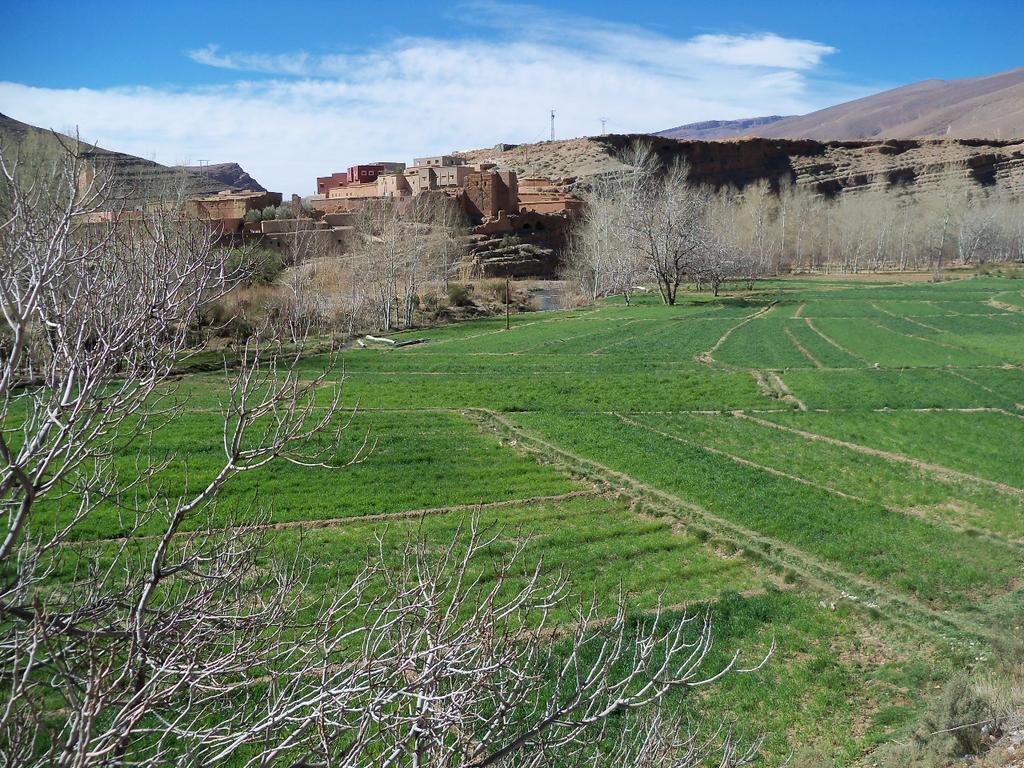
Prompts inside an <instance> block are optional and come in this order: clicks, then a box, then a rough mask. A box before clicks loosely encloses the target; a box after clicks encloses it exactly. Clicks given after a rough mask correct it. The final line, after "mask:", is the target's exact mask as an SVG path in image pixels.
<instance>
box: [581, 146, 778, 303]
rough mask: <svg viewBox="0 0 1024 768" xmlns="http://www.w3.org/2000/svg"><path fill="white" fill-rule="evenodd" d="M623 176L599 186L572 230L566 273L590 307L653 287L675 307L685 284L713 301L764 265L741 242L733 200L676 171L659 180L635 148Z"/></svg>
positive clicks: (652, 162) (645, 154)
mask: <svg viewBox="0 0 1024 768" xmlns="http://www.w3.org/2000/svg"><path fill="white" fill-rule="evenodd" d="M624 160H625V164H626V170H624V171H623V172H621V173H615V174H609V175H606V176H604V177H601V178H599V179H598V180H597V181H596V182H595V183H594V186H593V189H592V192H591V195H590V198H589V201H588V205H587V208H586V210H585V211H584V213H583V214H582V215H581V217H580V219H579V221H578V222H577V226H576V228H575V232H574V237H573V241H572V244H571V247H570V250H569V254H568V256H567V259H566V273H567V275H568V276H569V277H570V279H572V280H574V281H575V282H576V283H577V285H579V286H580V287H581V288H582V289H583V290H584V292H585V293H586V294H587V295H589V296H590V297H591V298H592V299H597V298H600V297H601V296H608V295H613V294H621V295H623V296H624V297H625V299H626V301H627V303H628V301H629V298H630V294H631V293H632V292H633V291H634V290H635V289H636V288H637V287H638V286H640V285H642V284H643V283H648V282H653V283H655V284H656V285H657V286H658V291H659V293H660V294H661V298H662V300H663V301H664V302H665V303H666V304H675V303H676V297H677V294H678V291H679V287H680V286H681V285H682V284H683V283H684V282H688V281H693V282H696V283H698V285H703V284H706V285H707V286H709V287H710V288H711V289H712V290H713V291H714V293H715V295H718V290H719V287H720V286H721V284H722V282H723V281H724V280H726V279H728V278H730V277H739V276H743V277H749V276H753V275H755V274H757V273H758V272H759V271H761V270H762V269H763V265H762V263H761V261H760V260H759V259H758V258H756V257H755V255H754V254H753V253H752V252H751V251H750V250H749V249H747V248H744V247H743V244H742V243H741V241H740V239H739V238H740V232H739V228H738V226H737V223H738V222H737V218H736V213H735V205H734V202H735V201H733V200H731V199H726V198H723V197H722V196H719V195H716V194H715V193H714V192H712V191H711V190H710V189H707V188H705V187H700V186H695V185H691V184H690V183H689V182H688V176H689V169H688V167H687V166H686V165H685V164H684V163H677V164H675V165H673V166H672V167H671V168H669V169H668V171H667V172H660V166H659V161H658V158H657V157H656V156H655V155H654V154H653V152H652V151H651V150H650V148H649V147H647V146H646V145H642V144H638V145H635V146H634V147H632V148H631V149H630V150H629V151H628V152H627V154H626V156H625V158H624Z"/></svg>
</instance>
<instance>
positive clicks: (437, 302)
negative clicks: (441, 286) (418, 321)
mask: <svg viewBox="0 0 1024 768" xmlns="http://www.w3.org/2000/svg"><path fill="white" fill-rule="evenodd" d="M420 305H421V306H422V307H423V309H424V310H425V311H427V312H437V310H439V309H440V308H441V297H440V296H438V295H437V294H436V293H434V292H433V291H430V292H428V293H424V294H423V297H422V298H421V299H420Z"/></svg>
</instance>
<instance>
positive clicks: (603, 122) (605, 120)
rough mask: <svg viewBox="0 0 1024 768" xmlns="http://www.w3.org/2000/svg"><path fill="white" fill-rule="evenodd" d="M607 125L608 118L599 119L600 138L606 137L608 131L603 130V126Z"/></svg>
mask: <svg viewBox="0 0 1024 768" xmlns="http://www.w3.org/2000/svg"><path fill="white" fill-rule="evenodd" d="M607 124H608V118H607V117H602V118H601V135H602V136H607V135H608V131H606V130H605V125H607Z"/></svg>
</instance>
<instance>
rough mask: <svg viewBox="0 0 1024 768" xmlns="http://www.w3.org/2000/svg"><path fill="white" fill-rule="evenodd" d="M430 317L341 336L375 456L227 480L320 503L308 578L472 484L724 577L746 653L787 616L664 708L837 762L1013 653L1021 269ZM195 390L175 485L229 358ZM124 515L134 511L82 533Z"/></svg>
mask: <svg viewBox="0 0 1024 768" xmlns="http://www.w3.org/2000/svg"><path fill="white" fill-rule="evenodd" d="M412 335H413V336H415V337H425V338H427V339H429V341H427V342H426V343H423V344H418V345H415V346H409V347H403V348H398V349H352V350H348V351H346V352H345V353H343V354H342V356H341V363H342V366H341V368H343V370H344V400H345V403H346V404H347V405H349V406H355V405H356V404H358V407H359V413H358V415H357V416H356V418H355V420H354V422H353V424H352V426H351V427H350V429H349V431H348V433H347V435H346V444H345V445H343V446H342V448H341V453H340V455H342V456H344V455H345V454H346V452H347V451H351V450H353V449H354V448H355V447H356V446H357V445H358V444H359V443H361V442H362V440H363V437H364V435H366V434H367V433H369V434H370V435H371V436H372V438H371V439H373V440H376V448H375V450H374V451H373V453H372V454H371V455H370V456H369V458H368V459H367V460H366V461H365V462H364V463H363V464H360V465H358V466H356V467H353V468H349V469H346V470H343V471H340V472H327V471H323V470H316V469H305V468H299V467H294V466H291V465H285V464H275V465H272V466H271V467H270V468H268V469H267V470H266V471H261V472H260V473H259V474H258V475H254V476H252V477H246V478H244V481H243V482H237V483H235V484H233V485H231V486H230V487H229V490H228V491H227V492H226V493H225V494H224V496H223V497H222V500H221V503H220V504H219V507H218V509H219V513H222V514H223V515H224V519H231V518H233V517H235V516H237V514H238V513H239V511H240V510H243V509H244V508H245V505H247V504H248V503H249V501H250V500H251V498H252V497H253V495H254V493H255V492H256V491H257V490H258V491H259V492H260V494H261V497H262V498H263V499H264V501H266V502H267V503H268V504H269V507H270V516H271V522H272V523H275V524H281V525H278V526H277V527H276V528H275V530H274V531H273V533H272V543H273V546H274V547H276V548H280V549H281V551H285V552H287V551H290V550H291V549H293V548H294V546H295V544H296V542H297V541H298V538H299V532H298V531H297V530H296V526H298V527H302V526H301V523H302V522H303V521H317V525H316V527H310V530H307V531H304V532H303V534H302V537H303V539H304V544H303V546H305V547H307V548H308V551H309V552H311V553H313V555H314V556H315V557H317V558H319V559H320V560H321V561H322V564H323V569H322V571H318V573H319V576H318V580H317V581H314V583H313V584H312V585H311V586H312V587H313V588H317V587H320V588H327V587H326V585H328V584H330V583H333V582H334V580H336V579H337V578H338V577H339V576H340V577H342V578H344V577H345V576H348V575H350V574H351V573H354V569H355V568H356V567H357V565H358V564H359V562H361V559H362V557H363V555H364V554H365V553H366V552H367V551H369V549H370V548H371V547H372V546H374V534H375V532H379V531H381V529H382V525H383V523H382V520H383V519H386V518H387V516H391V517H392V520H391V522H390V523H389V524H388V526H387V528H386V533H385V542H390V543H391V544H393V545H394V546H396V547H397V546H398V544H399V543H400V542H401V541H403V540H405V539H407V538H408V537H410V536H413V535H416V533H417V532H420V533H421V534H422V535H424V536H426V537H428V539H431V540H436V541H437V542H438V543H439V545H440V544H441V543H444V542H446V541H447V540H450V537H451V536H452V534H453V532H454V531H455V530H456V528H457V526H458V524H459V523H460V522H463V521H464V520H465V517H466V516H467V515H468V514H471V512H472V511H473V510H476V511H477V512H478V513H479V514H480V515H481V516H482V518H483V520H484V521H485V522H486V523H491V524H494V525H497V526H500V527H501V530H502V531H503V535H504V536H507V537H509V538H511V537H518V536H524V535H526V536H530V537H532V538H531V541H530V545H529V547H528V549H527V554H528V556H529V558H543V562H544V564H545V568H549V569H551V570H552V572H554V571H556V570H558V569H567V570H568V571H570V572H571V573H572V574H573V578H574V582H573V583H574V585H575V589H576V590H577V591H578V592H579V593H580V594H581V595H590V594H594V593H596V594H597V595H598V596H600V597H602V598H604V599H606V600H608V601H609V603H610V601H611V600H612V598H613V597H614V595H615V594H616V593H617V591H618V590H619V588H620V586H621V587H622V588H623V589H624V590H625V591H626V593H627V595H628V596H629V599H630V601H631V605H632V606H633V607H634V609H635V611H636V612H637V615H638V616H640V615H642V613H643V612H644V611H645V610H649V609H650V608H652V607H653V606H654V605H655V604H656V603H657V601H658V600H659V599H661V600H663V601H664V602H665V603H666V604H669V605H672V606H675V607H677V608H681V607H682V606H683V605H684V604H693V603H698V602H701V601H711V602H712V603H713V605H714V609H715V612H716V613H715V615H716V617H717V624H716V627H717V629H716V633H717V642H716V647H717V648H718V649H719V652H721V653H722V654H725V653H726V652H727V651H729V650H730V649H732V648H737V647H738V648H741V649H743V651H744V653H745V655H746V657H747V658H751V659H753V658H755V657H756V656H757V654H758V653H763V652H764V650H765V649H767V648H768V647H769V646H770V644H771V642H772V640H773V639H775V640H776V641H777V643H778V651H777V653H776V654H775V656H774V658H773V659H772V661H771V662H770V663H769V664H768V666H767V667H766V668H765V669H763V670H762V671H760V672H758V673H756V674H753V675H749V676H744V677H734V678H731V679H728V680H727V681H726V682H725V683H723V684H722V685H720V686H718V687H715V688H714V689H713V690H710V691H709V692H707V693H703V694H701V696H700V697H695V696H694V697H677V698H675V699H673V700H672V701H670V702H669V705H670V706H673V707H680V708H682V709H684V710H686V711H692V712H695V713H701V714H703V715H704V716H706V717H709V718H712V719H715V718H719V717H721V718H725V719H727V720H729V721H730V722H733V721H734V722H736V723H738V724H739V725H738V727H739V730H740V731H741V732H743V733H747V734H753V733H756V732H766V733H767V734H768V739H767V742H766V750H767V751H768V753H769V754H770V755H772V756H774V757H785V756H787V755H789V753H790V752H791V751H794V750H795V751H796V752H797V753H798V754H800V755H806V756H808V759H809V760H811V761H812V762H813V760H815V759H817V760H820V761H821V764H833V763H837V764H853V763H857V762H858V761H860V760H862V759H863V758H864V756H865V755H866V754H867V753H869V752H870V751H871V750H872V749H873V748H874V747H876V746H877V745H878V744H880V743H883V742H886V741H889V740H892V739H903V738H906V735H907V733H908V731H909V730H910V729H911V728H913V726H914V723H915V722H916V720H917V718H918V716H919V715H920V713H921V711H922V709H923V707H924V706H926V703H927V699H928V697H929V696H932V695H934V694H935V692H936V691H937V690H938V689H941V687H942V685H943V683H944V681H945V680H947V679H948V678H950V677H951V676H952V675H953V674H954V673H955V672H957V671H958V670H961V669H966V668H970V667H974V666H982V667H984V666H985V665H987V664H990V663H992V660H993V658H994V657H995V656H997V655H1000V654H1001V655H1002V657H1003V659H1004V660H1005V657H1006V656H1007V655H1011V656H1012V655H1013V654H1015V653H1018V652H1019V647H1017V646H1015V645H1014V644H1013V643H1012V642H1011V638H1012V637H1013V635H1014V634H1017V635H1019V633H1020V625H1021V623H1022V620H1024V614H1022V612H1024V289H1022V288H1021V283H1019V282H1018V281H1015V280H1007V279H997V278H983V277H976V278H971V279H965V280H957V281H950V282H945V283H938V284H929V283H906V284H902V283H899V282H896V281H895V280H894V281H893V282H864V283H854V282H839V281H810V280H808V281H797V280H793V281H778V282H770V283H763V284H760V285H759V286H758V287H756V289H755V290H753V291H745V292H743V293H742V294H740V293H732V294H728V295H723V297H722V298H719V299H713V298H711V297H710V296H708V295H707V294H690V295H686V296H685V297H684V298H683V300H681V302H680V305H679V306H675V307H665V306H661V305H659V304H658V303H657V302H656V301H655V299H654V298H652V297H645V296H640V297H639V298H638V300H637V301H636V302H634V305H633V306H629V307H627V306H624V305H623V304H622V303H621V302H619V301H614V300H613V301H608V302H605V303H601V304H599V305H597V306H594V307H587V308H583V309H578V310H572V311H563V312H545V313H532V314H522V315H518V316H516V317H514V318H513V319H512V328H511V330H508V331H506V330H505V329H504V319H503V318H502V319H484V320H479V321H474V322H467V323H462V324H457V325H452V326H448V327H443V328H439V329H434V330H429V331H415V332H413V333H412ZM324 365H325V358H319V357H314V358H309V359H307V360H305V361H303V363H302V366H303V370H304V371H306V372H307V373H308V375H309V376H310V377H312V376H314V375H315V374H317V373H319V372H320V371H322V370H323V368H324ZM333 375H334V376H336V377H337V378H339V379H340V378H341V376H342V373H341V370H340V369H339V370H337V371H335V373H334V374H333ZM176 387H177V391H176V394H175V396H180V397H187V398H188V401H187V402H188V403H189V408H190V411H191V414H190V415H189V416H188V418H186V419H183V420H180V421H178V422H175V423H174V424H173V425H172V427H171V428H169V429H168V430H166V431H164V432H163V433H161V435H160V437H159V440H158V441H157V443H156V445H155V449H156V450H157V451H158V452H161V451H163V452H167V453H168V454H170V453H174V454H176V456H177V458H176V459H175V461H174V463H172V464H171V465H170V466H169V467H168V469H167V470H166V472H165V475H166V485H165V486H164V490H165V491H170V492H173V491H177V490H180V489H181V488H182V487H183V483H184V480H183V479H182V478H183V477H184V476H185V473H184V472H183V469H184V464H183V463H184V462H187V467H188V477H189V478H190V480H191V482H194V483H199V482H202V480H203V478H204V476H205V474H204V473H209V472H212V471H214V468H215V467H216V466H217V461H218V459H219V453H218V452H219V450H220V444H219V440H220V437H221V435H220V431H219V426H218V423H219V421H218V420H219V416H218V415H217V413H216V404H217V401H218V395H219V393H220V392H221V391H222V390H223V379H222V378H221V377H219V376H218V375H215V374H195V375H193V376H191V377H186V378H185V379H184V380H183V381H182V382H179V383H178V384H177V385H176ZM324 397H325V398H326V397H327V393H326V392H325V395H324ZM123 461H125V462H126V466H127V465H128V464H127V463H128V462H130V461H131V458H130V457H127V456H126V457H123ZM418 510H429V511H430V514H429V515H425V516H420V515H418V514H416V512H417V511H418ZM47 513H48V514H49V515H50V516H51V517H52V519H53V520H54V521H56V520H57V519H59V518H60V516H61V515H62V514H64V510H62V509H61V508H60V507H59V506H57V505H53V506H52V507H51V508H49V509H48V510H47ZM368 515H373V516H374V518H373V519H372V520H361V519H360V518H363V517H366V516H368ZM124 533H125V529H124V528H123V527H122V524H121V522H120V518H119V516H118V515H117V514H116V513H114V512H113V511H111V513H110V514H109V515H106V516H105V515H104V514H103V513H102V512H101V513H98V514H97V515H95V516H94V517H93V518H91V519H90V520H89V521H88V525H87V526H83V527H82V528H81V529H80V530H79V532H78V536H79V538H81V539H103V538H107V537H114V536H118V535H122V534H124ZM610 607H611V606H610V605H609V608H610Z"/></svg>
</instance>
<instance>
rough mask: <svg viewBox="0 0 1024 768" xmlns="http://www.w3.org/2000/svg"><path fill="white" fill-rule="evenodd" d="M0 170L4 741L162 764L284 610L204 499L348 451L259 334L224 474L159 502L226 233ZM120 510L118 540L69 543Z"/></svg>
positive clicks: (71, 156) (328, 411)
mask: <svg viewBox="0 0 1024 768" xmlns="http://www.w3.org/2000/svg"><path fill="white" fill-rule="evenodd" d="M36 170H39V169H36ZM87 170H88V171H89V172H87ZM0 171H2V174H0V251H2V252H3V253H4V259H3V260H2V262H0V311H2V314H3V319H4V324H5V328H6V335H7V337H8V339H9V340H8V342H7V343H5V344H4V346H3V348H2V350H0V425H2V428H0V520H2V524H3V530H2V532H0V536H2V540H0V574H2V576H0V632H2V633H0V668H2V669H3V670H4V691H3V694H2V696H0V699H2V701H3V708H2V710H0V741H2V743H4V744H5V749H4V752H5V754H7V755H8V756H9V760H10V762H11V763H15V764H19V765H31V764H40V765H43V764H45V765H102V764H136V763H139V764H153V765H155V764H160V763H161V762H162V761H163V760H164V758H165V757H166V755H167V754H168V750H169V749H170V748H171V745H170V744H168V743H166V742H165V740H164V739H162V738H156V737H154V736H153V735H152V734H153V729H154V724H155V722H166V720H167V718H175V717H192V716H195V717H198V716H200V713H201V714H202V715H203V716H205V717H211V716H212V717H216V710H214V709H211V708H209V707H203V706H196V707H195V708H193V707H190V706H185V705H184V704H183V702H187V701H188V699H189V697H190V696H192V695H194V694H195V693H196V692H198V691H202V690H204V689H205V687H206V686H216V685H218V684H221V683H218V682H217V681H226V680H229V679H230V678H231V676H232V675H237V674H239V672H240V671H241V670H244V669H246V668H249V667H250V666H251V665H253V664H258V663H265V658H264V656H263V654H262V653H261V646H262V644H263V643H264V640H263V637H264V636H265V635H266V633H267V632H268V631H271V630H272V628H273V627H274V626H275V622H276V621H277V619H278V618H280V616H281V614H282V611H284V610H285V609H286V607H287V603H288V601H289V600H291V599H293V598H292V594H293V591H294V590H293V587H294V581H292V580H291V579H292V578H293V577H291V576H289V575H288V574H286V573H280V572H274V573H272V574H271V575H268V576H266V577H252V576H247V575H246V574H251V573H252V572H253V568H254V567H255V563H256V558H257V554H258V552H259V547H258V546H257V544H258V541H257V540H255V539H254V538H253V537H252V536H251V535H250V534H249V533H247V532H246V531H245V529H244V528H243V529H240V530H234V531H232V530H230V529H222V530H220V529H214V528H212V527H210V525H211V520H212V519H213V518H214V516H215V507H214V500H215V498H216V496H217V495H218V493H219V491H220V490H221V489H222V488H223V486H224V485H225V484H226V483H227V482H228V481H229V480H230V479H231V478H232V477H234V476H236V475H239V474H241V473H245V472H249V471H252V470H256V469H258V468H260V467H262V466H264V465H266V464H267V463H268V462H270V461H272V460H275V459H281V460H285V461H291V462H294V463H300V464H314V465H320V466H334V465H335V461H334V458H333V456H334V452H333V449H332V446H333V445H336V443H334V442H332V441H330V440H329V441H327V442H318V441H317V440H314V439H312V438H313V437H314V436H315V435H317V434H320V433H325V431H327V432H329V431H331V430H332V429H334V431H335V437H337V436H339V435H340V432H337V429H336V428H335V427H336V422H337V419H336V414H337V410H338V399H337V397H338V394H337V393H335V395H334V398H333V399H331V398H328V399H327V400H326V405H325V407H321V404H318V403H317V402H316V400H315V398H314V392H315V390H316V389H317V388H318V387H319V386H320V384H322V383H323V382H324V377H320V378H319V379H317V381H316V382H303V381H301V380H300V379H299V378H298V376H297V374H296V373H295V371H294V366H293V363H294V361H295V358H294V357H293V358H291V359H290V360H289V359H288V358H286V357H283V356H282V355H281V354H280V351H279V350H276V349H274V348H273V347H271V348H268V347H267V346H266V345H264V344H263V342H262V341H261V339H260V336H259V335H256V336H254V337H253V338H252V339H251V340H250V341H249V342H248V343H247V344H246V345H245V347H244V348H243V349H242V351H241V352H240V360H239V361H238V363H239V364H238V368H237V372H236V373H235V374H234V375H233V376H231V377H230V381H229V383H228V387H227V391H226V392H227V395H228V397H227V404H226V406H225V413H224V430H223V447H224V459H223V462H222V464H221V466H220V467H219V469H217V470H216V471H214V472H213V473H212V474H209V475H204V476H202V477H190V478H189V480H190V482H188V483H187V487H186V489H185V491H184V492H183V493H182V494H180V495H173V494H169V493H168V492H167V490H166V488H165V487H164V484H163V482H162V471H163V470H164V469H165V468H167V467H168V466H169V464H168V460H167V459H166V458H163V457H158V456H152V455H150V454H149V453H148V452H147V451H146V445H147V444H148V439H149V438H150V437H151V436H152V435H153V434H154V432H155V431H156V430H159V429H160V428H161V426H162V425H164V424H166V423H167V422H168V420H170V419H173V418H176V417H177V416H178V415H180V414H181V413H182V412H183V407H182V406H180V405H174V404H173V403H171V402H170V401H169V400H168V398H167V392H166V390H165V389H164V385H165V384H166V382H167V379H168V377H169V375H170V373H171V372H172V370H173V367H174V365H175V364H176V362H177V361H178V360H179V359H180V358H181V357H183V356H185V355H186V353H188V352H189V351H191V349H192V347H191V339H190V335H191V329H192V328H193V326H194V323H195V320H196V318H197V316H198V314H199V311H200V308H201V307H202V306H203V305H204V304H205V303H206V302H208V301H210V300H211V299H214V298H216V297H218V296H219V295H221V294H222V293H223V290H224V287H225V283H224V272H225V270H224V264H223V258H224V257H223V255H222V253H223V251H222V250H221V249H219V248H218V247H217V240H218V235H217V234H216V233H214V232H212V231H211V230H210V228H209V227H208V226H207V225H205V224H203V223H201V222H196V221H193V220H188V219H184V218H182V217H181V216H180V214H179V211H180V208H178V207H176V206H174V205H159V206H155V208H156V211H157V212H154V213H144V212H140V211H133V210H129V209H128V208H127V207H126V206H125V205H123V204H120V205H118V203H117V197H116V193H115V192H112V188H111V187H110V185H109V177H107V180H104V175H103V174H102V173H99V174H95V173H93V172H92V171H91V169H88V168H87V166H86V165H85V163H84V161H83V160H82V158H81V155H80V154H79V152H78V150H77V148H69V149H68V152H67V154H66V155H65V156H63V157H62V158H60V159H59V160H58V161H56V162H55V164H54V165H53V166H51V167H49V168H43V169H42V173H41V174H40V173H33V174H26V173H24V172H23V171H22V169H20V168H19V164H18V162H17V161H11V162H8V161H7V159H6V158H0ZM83 179H91V180H89V181H87V182H86V183H82V182H83ZM111 206H113V207H111ZM126 451H132V452H137V456H138V459H137V463H136V466H135V467H134V468H133V470H132V471H131V472H130V473H124V472H122V471H120V470H119V467H118V463H117V461H116V458H117V456H118V455H123V454H124V453H125V452H126ZM355 459H358V454H357V456H356V457H355ZM342 463H345V462H342ZM178 471H180V468H179V469H178ZM111 509H116V510H118V513H119V515H120V521H121V524H122V525H123V527H124V528H125V530H126V533H127V535H126V536H125V537H124V538H122V539H121V540H120V541H114V542H111V543H110V544H109V545H107V546H104V547H101V548H100V549H99V551H95V549H94V550H92V551H90V550H83V549H80V548H76V547H75V546H72V542H73V541H74V540H75V539H77V538H80V536H81V533H80V529H81V527H82V526H83V525H84V524H85V523H86V522H87V521H89V520H90V519H91V518H93V517H96V516H97V515H102V514H104V511H105V510H106V511H108V512H109V510H111ZM55 510H56V512H57V516H56V518H55V519H56V521H57V523H56V525H54V524H53V523H47V514H48V513H49V514H53V513H54V511H55ZM142 530H146V531H147V532H150V534H149V536H148V537H147V538H146V539H145V540H139V539H137V538H136V537H135V536H134V534H135V533H137V532H139V531H142ZM186 531H193V532H192V533H188V534H186ZM240 577H241V578H240ZM55 579H56V582H55V581H54V580H55ZM54 713H56V716H54ZM154 718H156V721H154Z"/></svg>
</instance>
